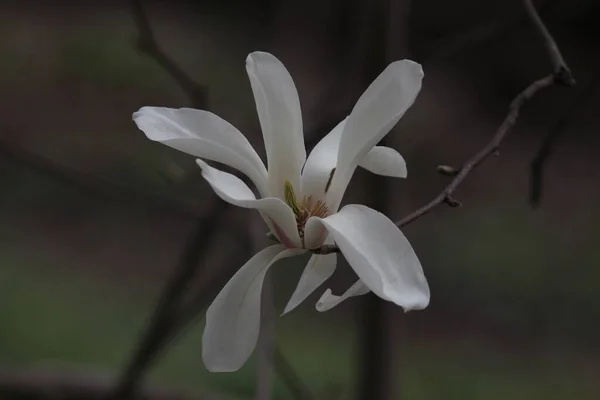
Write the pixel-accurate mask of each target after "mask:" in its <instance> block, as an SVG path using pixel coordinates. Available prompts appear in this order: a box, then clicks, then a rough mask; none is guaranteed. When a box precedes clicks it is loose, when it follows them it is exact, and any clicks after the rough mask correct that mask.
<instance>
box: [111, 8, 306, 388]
mask: <svg viewBox="0 0 600 400" xmlns="http://www.w3.org/2000/svg"><path fill="white" fill-rule="evenodd" d="M131 6H132V14H133V16H134V19H135V22H136V25H137V27H138V32H139V39H138V45H139V48H140V49H141V50H142V51H143V52H144V53H145V54H147V55H148V56H150V57H152V58H154V59H155V60H156V61H157V62H158V63H159V64H160V65H161V66H162V67H163V68H164V69H165V70H166V71H167V72H168V73H169V74H170V75H171V76H172V77H173V78H174V79H175V81H176V82H177V84H178V85H179V86H180V87H181V89H182V90H184V91H185V92H186V93H187V94H188V96H189V97H190V100H191V102H192V105H193V106H194V107H196V108H201V109H208V108H209V107H208V93H207V89H206V88H205V87H204V86H202V85H198V84H197V83H196V82H194V81H193V80H192V79H191V78H189V77H188V76H187V74H186V73H185V72H184V71H183V70H182V69H181V68H180V67H179V66H177V64H176V63H175V62H173V61H172V60H171V59H170V58H169V57H167V56H166V54H165V53H164V52H163V51H162V50H161V48H160V47H159V46H158V44H157V41H156V39H155V38H154V35H153V33H152V30H151V28H150V23H149V21H148V18H147V16H146V14H145V12H144V9H143V8H142V6H141V3H140V1H139V0H132V1H131ZM227 208H228V207H227V203H225V202H222V201H217V203H216V205H215V206H214V209H213V211H212V212H211V214H210V217H209V218H208V219H207V220H206V221H204V223H203V224H202V225H203V226H200V225H197V226H196V230H195V232H194V234H193V236H192V238H191V240H190V243H189V244H188V246H187V250H186V251H185V252H184V257H183V259H182V262H181V263H180V267H179V268H178V269H177V270H176V271H175V272H174V273H173V276H172V278H171V281H170V283H169V284H168V285H167V286H166V287H165V289H164V291H163V293H162V295H161V299H160V300H159V303H158V305H157V308H156V310H155V312H154V316H153V318H152V321H151V323H150V325H149V327H148V330H147V332H146V333H145V335H144V337H143V339H142V341H141V342H140V344H139V346H138V348H137V350H136V352H135V353H134V355H133V357H132V359H131V361H130V362H129V364H128V367H127V368H126V370H125V371H124V373H123V375H122V376H121V379H120V381H119V384H118V386H117V388H116V390H115V394H116V396H115V397H116V398H126V397H127V396H128V395H130V394H132V393H134V392H135V390H136V387H137V385H139V382H140V380H141V378H142V376H143V374H144V373H145V371H146V370H147V368H148V367H149V366H150V365H151V364H152V362H153V361H155V360H156V358H157V356H158V355H159V354H160V353H161V351H163V350H164V349H165V348H166V347H167V346H168V344H169V343H170V342H171V341H172V340H173V339H174V338H175V337H176V336H177V335H178V334H179V333H181V331H183V330H184V329H185V328H187V327H188V326H189V324H190V323H191V322H192V321H193V320H194V318H195V317H196V316H197V315H198V313H200V312H201V311H202V310H204V309H205V308H206V305H207V304H208V302H209V301H210V300H211V299H212V298H213V297H214V293H212V291H211V290H208V288H207V287H205V288H204V290H200V291H199V293H198V295H197V296H196V297H195V298H194V299H193V300H192V302H191V304H190V305H188V306H185V307H182V305H181V302H182V299H183V298H184V296H185V291H186V290H185V289H186V288H187V283H188V282H189V280H191V277H192V276H193V275H194V274H195V273H196V272H197V271H196V269H197V264H198V261H199V259H200V257H201V254H202V253H203V252H204V251H205V250H206V249H207V247H209V244H210V240H209V238H210V235H211V234H212V233H213V231H214V228H216V225H217V223H218V221H219V220H220V219H221V217H222V216H223V214H224V212H225V210H226V209H227ZM229 275H230V274H220V275H219V277H217V278H216V279H215V280H216V281H220V280H223V278H225V277H228V276H229ZM205 286H207V285H205ZM221 286H222V285H218V286H217V287H221ZM276 368H277V365H276ZM280 373H282V374H284V375H287V376H288V379H287V380H286V382H287V383H289V382H296V384H298V383H301V382H300V381H299V379H298V377H297V375H295V373H293V370H292V373H293V375H290V372H289V369H286V371H280Z"/></svg>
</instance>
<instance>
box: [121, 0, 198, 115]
mask: <svg viewBox="0 0 600 400" xmlns="http://www.w3.org/2000/svg"><path fill="white" fill-rule="evenodd" d="M131 13H132V15H133V18H134V20H135V24H136V26H137V28H138V34H139V37H138V42H137V44H138V48H139V49H140V51H142V52H143V53H145V54H146V55H147V56H149V57H151V58H153V59H154V60H156V62H157V63H158V64H160V66H161V67H163V69H164V70H165V71H166V72H167V73H168V74H169V75H171V76H172V77H173V79H175V81H176V82H177V85H179V87H180V88H181V90H183V91H184V92H185V93H186V94H187V95H188V97H189V98H190V100H191V102H192V105H193V106H194V107H195V108H202V109H206V108H208V90H207V88H206V87H205V86H202V85H200V84H198V83H196V82H195V81H194V80H193V79H192V78H190V77H189V76H188V75H187V74H186V73H185V71H184V70H183V69H182V68H181V67H180V66H178V65H177V63H175V62H174V61H173V60H171V59H170V58H169V57H168V56H167V54H166V53H165V52H164V51H163V50H162V49H161V48H160V46H159V45H158V42H157V41H156V38H155V37H154V34H153V33H152V28H151V27H150V22H149V21H148V17H147V16H146V12H145V11H144V8H143V7H142V3H141V1H140V0H131Z"/></svg>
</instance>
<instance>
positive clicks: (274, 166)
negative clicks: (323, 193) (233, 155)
mask: <svg viewBox="0 0 600 400" xmlns="http://www.w3.org/2000/svg"><path fill="white" fill-rule="evenodd" d="M246 71H247V72H248V76H249V77H250V84H251V85H252V92H253V93H254V100H255V102H256V109H257V111H258V118H259V120H260V125H261V127H262V132H263V138H264V141H265V148H266V150H267V161H268V170H269V178H268V179H269V189H270V190H271V195H272V196H276V197H279V198H281V199H283V198H284V197H283V196H284V192H283V190H284V184H285V181H286V180H289V181H290V183H291V184H292V185H293V187H294V188H295V190H296V194H297V195H298V196H300V195H301V193H300V190H301V186H300V172H301V170H302V166H303V165H304V162H305V161H306V150H305V148H304V135H303V131H302V113H301V110H300V100H299V98H298V92H297V91H296V86H295V85H294V81H293V80H292V77H291V76H290V74H289V72H288V71H287V70H286V69H285V67H284V66H283V64H282V63H281V61H279V60H278V59H277V58H275V57H274V56H273V55H271V54H269V53H264V52H254V53H250V55H249V56H248V58H247V59H246Z"/></svg>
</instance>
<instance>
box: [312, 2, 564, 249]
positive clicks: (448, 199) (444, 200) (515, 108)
mask: <svg viewBox="0 0 600 400" xmlns="http://www.w3.org/2000/svg"><path fill="white" fill-rule="evenodd" d="M523 3H524V5H525V7H526V9H527V14H528V16H529V18H530V19H531V21H532V23H533V25H534V26H535V28H536V30H537V31H538V32H539V34H540V36H541V37H542V38H543V39H544V44H545V46H546V49H547V50H548V53H549V54H550V59H551V61H552V66H553V73H552V74H550V75H548V76H546V77H544V78H542V79H539V80H537V81H535V82H533V83H532V84H530V85H529V86H528V87H527V88H525V90H523V91H522V92H521V93H519V94H518V95H517V97H515V98H514V99H513V101H512V102H511V103H510V106H509V111H508V115H507V116H506V118H504V121H503V122H502V124H501V125H500V127H499V128H498V130H497V131H496V133H495V134H494V136H493V137H492V139H491V140H490V142H489V143H487V144H486V145H485V146H484V147H483V148H482V149H481V150H480V151H479V152H477V153H476V154H475V155H474V156H473V157H472V158H471V159H469V160H468V161H467V162H465V163H464V164H463V166H462V167H461V168H460V170H459V171H458V173H457V174H456V176H455V177H454V179H452V181H451V182H450V184H449V185H448V186H446V188H445V189H444V190H443V191H442V192H441V193H440V194H439V195H437V196H436V197H435V198H434V199H433V200H431V201H430V202H429V203H427V204H425V205H424V206H423V207H421V208H419V209H417V210H416V211H414V212H412V213H411V214H409V215H407V216H406V217H404V218H403V219H401V220H400V221H397V222H396V225H397V226H398V227H403V226H406V225H408V224H410V223H411V222H413V221H415V220H417V219H418V218H420V217H422V216H423V215H425V214H427V213H429V212H430V211H432V210H433V209H434V208H436V207H437V206H439V205H440V204H448V205H449V206H451V207H457V206H459V205H460V202H459V201H458V200H456V199H454V198H453V197H452V194H453V193H454V191H455V190H456V189H457V188H458V186H460V184H461V183H462V182H463V181H464V180H465V178H466V177H467V175H469V173H470V172H471V171H472V170H473V169H474V168H475V167H477V166H478V165H479V164H481V163H482V162H483V161H485V160H486V159H487V158H488V157H490V156H491V155H495V154H497V153H498V149H499V147H500V144H501V143H502V140H504V138H505V137H506V135H507V134H508V133H509V132H510V130H511V129H512V128H513V126H514V125H515V123H516V122H517V118H518V117H519V113H520V111H521V107H522V106H523V105H524V104H525V103H526V102H527V100H529V99H531V98H532V97H533V96H534V95H535V94H537V93H538V92H539V91H541V90H543V89H546V88H549V87H550V86H553V85H555V84H559V85H566V86H572V85H574V84H575V80H574V79H573V76H572V75H571V70H570V69H569V67H568V66H567V65H566V63H565V61H564V59H563V57H562V55H561V53H560V50H559V49H558V46H557V45H556V42H555V41H554V39H553V38H552V36H551V35H550V33H549V32H548V29H547V28H546V26H545V25H544V23H543V22H542V20H541V18H540V16H539V15H538V13H537V11H536V10H535V8H534V7H533V4H532V3H531V0H523ZM443 169H445V168H443ZM438 170H439V168H438ZM339 251H340V249H339V248H338V247H337V246H335V245H325V246H321V247H320V248H317V249H314V250H313V253H316V254H330V253H338V252H339Z"/></svg>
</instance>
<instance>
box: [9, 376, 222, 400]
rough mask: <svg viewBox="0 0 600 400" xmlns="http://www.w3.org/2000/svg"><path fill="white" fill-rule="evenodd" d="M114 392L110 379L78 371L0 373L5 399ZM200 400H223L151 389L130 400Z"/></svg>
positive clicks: (62, 399)
mask: <svg viewBox="0 0 600 400" xmlns="http://www.w3.org/2000/svg"><path fill="white" fill-rule="evenodd" d="M111 390H112V380H111V379H110V377H109V376H108V375H99V374H93V373H90V372H81V371H80V370H77V371H70V370H64V371H54V370H53V371H50V370H44V369H34V370H17V369H13V368H11V369H10V370H0V392H1V393H2V396H3V397H2V398H4V396H8V398H11V399H12V398H15V399H28V400H48V399H52V400H82V399H85V400H106V399H107V398H108V397H109V394H110V393H111ZM136 399H138V400H200V399H207V400H208V399H211V400H216V399H223V397H220V396H217V395H214V396H213V395H210V396H209V395H204V396H192V395H190V394H185V393H182V392H179V391H175V390H171V389H167V388H158V387H150V388H146V389H145V390H143V391H140V394H139V395H138V396H136V397H132V398H131V399H130V400H136Z"/></svg>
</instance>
